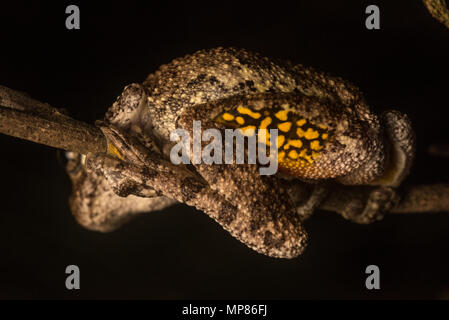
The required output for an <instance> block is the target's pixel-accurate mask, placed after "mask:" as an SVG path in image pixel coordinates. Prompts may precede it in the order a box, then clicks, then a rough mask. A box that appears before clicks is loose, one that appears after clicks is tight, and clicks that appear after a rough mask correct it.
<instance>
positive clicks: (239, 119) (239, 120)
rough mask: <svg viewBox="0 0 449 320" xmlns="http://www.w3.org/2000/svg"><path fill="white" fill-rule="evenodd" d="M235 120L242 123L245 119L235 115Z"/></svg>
mask: <svg viewBox="0 0 449 320" xmlns="http://www.w3.org/2000/svg"><path fill="white" fill-rule="evenodd" d="M235 121H237V123H238V124H244V123H245V119H243V118H242V117H236V118H235Z"/></svg>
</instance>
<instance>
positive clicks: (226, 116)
mask: <svg viewBox="0 0 449 320" xmlns="http://www.w3.org/2000/svg"><path fill="white" fill-rule="evenodd" d="M222 117H223V120H226V121H232V120H234V116H233V115H232V114H230V113H227V112H226V113H223V115H222Z"/></svg>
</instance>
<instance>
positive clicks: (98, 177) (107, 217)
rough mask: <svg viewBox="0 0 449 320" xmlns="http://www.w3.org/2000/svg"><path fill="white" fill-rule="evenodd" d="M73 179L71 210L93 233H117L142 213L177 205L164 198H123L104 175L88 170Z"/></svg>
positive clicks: (72, 177)
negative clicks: (115, 231)
mask: <svg viewBox="0 0 449 320" xmlns="http://www.w3.org/2000/svg"><path fill="white" fill-rule="evenodd" d="M70 176H71V179H72V184H73V187H72V194H71V196H70V209H71V211H72V213H73V215H74V217H75V218H76V220H77V221H78V222H79V223H80V224H81V225H82V226H84V227H85V228H87V229H91V230H96V231H102V232H108V231H113V230H115V229H117V228H118V227H120V226H121V225H122V224H124V223H126V222H127V221H129V220H130V219H131V218H133V217H135V216H136V215H138V214H140V213H145V212H151V211H158V210H162V209H164V208H166V207H168V206H170V205H172V204H174V203H175V202H176V201H174V200H172V199H169V198H167V197H163V196H161V197H154V198H142V197H137V196H133V195H129V196H127V197H120V196H118V195H116V194H115V192H114V191H113V189H112V187H111V186H110V184H109V182H108V181H107V180H106V178H105V177H104V176H103V175H102V174H101V172H99V171H97V170H93V169H89V168H87V167H83V168H81V169H80V171H79V172H78V173H76V174H70Z"/></svg>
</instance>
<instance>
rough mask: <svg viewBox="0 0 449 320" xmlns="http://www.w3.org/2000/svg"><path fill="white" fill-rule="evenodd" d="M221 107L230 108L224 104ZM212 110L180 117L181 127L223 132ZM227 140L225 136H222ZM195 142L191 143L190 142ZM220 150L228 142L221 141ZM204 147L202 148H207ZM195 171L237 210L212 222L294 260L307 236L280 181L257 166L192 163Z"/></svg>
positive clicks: (202, 109) (204, 108) (254, 246)
mask: <svg viewBox="0 0 449 320" xmlns="http://www.w3.org/2000/svg"><path fill="white" fill-rule="evenodd" d="M223 103H228V102H226V101H223ZM215 111H216V108H215V107H214V106H207V105H201V106H198V107H195V108H192V109H191V110H189V113H185V114H182V115H181V116H180V118H179V121H178V128H182V129H185V130H187V131H188V132H189V133H190V136H191V137H192V136H193V121H201V128H202V129H212V128H215V129H218V130H220V129H222V127H221V126H220V125H218V124H217V123H216V122H214V121H213V120H212V119H213V117H214V112H215ZM222 137H224V135H222ZM192 140H193V139H192ZM222 143H223V145H222V150H225V148H224V141H222ZM205 145H206V143H204V144H203V145H202V149H203V147H204V146H205ZM194 166H195V169H196V171H197V172H198V173H199V174H200V175H201V176H202V177H203V178H204V179H205V180H206V181H207V182H208V184H209V185H210V188H211V189H213V190H215V191H217V192H218V193H219V194H220V195H222V196H223V197H224V198H225V199H226V200H227V201H229V202H230V203H232V204H233V205H234V206H235V207H236V208H237V209H236V212H234V214H233V215H229V216H228V217H220V219H217V217H213V216H212V217H213V218H214V219H215V220H216V221H217V222H219V223H220V224H221V225H222V226H223V227H224V228H225V229H226V230H228V231H229V232H230V233H231V234H232V235H233V236H234V237H236V238H237V239H239V240H240V241H242V242H243V243H245V244H246V245H247V246H248V247H250V248H252V249H254V250H256V251H258V252H260V253H263V254H265V255H268V256H271V257H276V258H294V257H296V256H298V255H300V254H301V253H302V252H303V250H304V248H305V246H306V243H307V234H306V232H305V230H304V229H303V227H302V223H301V218H300V217H299V215H298V214H297V213H296V209H295V207H294V204H293V203H292V201H291V199H290V197H289V195H288V193H287V191H286V190H285V188H283V187H282V186H281V185H280V182H279V180H278V178H277V177H275V176H270V175H260V172H259V167H258V166H257V165H256V164H246V163H245V164H236V163H235V160H234V163H231V164H217V163H214V164H205V163H200V164H194Z"/></svg>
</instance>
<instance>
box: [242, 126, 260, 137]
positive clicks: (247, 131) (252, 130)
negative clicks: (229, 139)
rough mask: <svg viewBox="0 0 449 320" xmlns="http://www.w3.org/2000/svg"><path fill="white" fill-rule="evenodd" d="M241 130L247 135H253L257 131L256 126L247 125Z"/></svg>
mask: <svg viewBox="0 0 449 320" xmlns="http://www.w3.org/2000/svg"><path fill="white" fill-rule="evenodd" d="M240 131H241V132H242V133H243V134H244V135H245V136H252V135H254V134H255V133H256V126H246V127H243V128H240Z"/></svg>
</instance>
